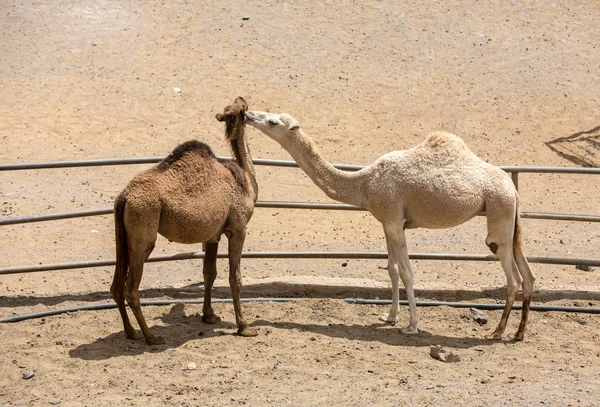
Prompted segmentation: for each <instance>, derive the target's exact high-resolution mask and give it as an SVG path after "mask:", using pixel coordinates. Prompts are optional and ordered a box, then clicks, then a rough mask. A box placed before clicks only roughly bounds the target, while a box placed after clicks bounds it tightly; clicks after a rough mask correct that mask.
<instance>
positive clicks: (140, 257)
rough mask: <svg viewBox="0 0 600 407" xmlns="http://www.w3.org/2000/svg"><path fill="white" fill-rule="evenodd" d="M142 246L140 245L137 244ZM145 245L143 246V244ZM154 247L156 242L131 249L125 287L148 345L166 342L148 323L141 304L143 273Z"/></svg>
mask: <svg viewBox="0 0 600 407" xmlns="http://www.w3.org/2000/svg"><path fill="white" fill-rule="evenodd" d="M129 247H130V248H132V247H134V245H131V244H130V246H129ZM137 247H140V246H137ZM142 247H143V246H142ZM153 249H154V242H152V243H151V244H150V245H148V246H146V249H145V250H131V249H130V254H129V258H130V265H129V275H128V276H127V286H126V287H125V299H126V300H127V303H128V304H129V307H130V308H131V310H132V311H133V314H134V315H135V318H136V319H137V322H138V324H139V326H140V328H141V329H142V332H143V333H144V337H145V338H146V343H148V345H160V344H163V343H165V341H164V339H163V338H160V337H156V336H154V334H153V333H152V332H151V331H150V328H148V325H146V320H145V319H144V315H143V314H142V308H141V306H140V294H139V288H140V282H141V281H142V274H143V272H144V262H145V261H146V259H147V258H148V257H149V256H150V253H152V250H153Z"/></svg>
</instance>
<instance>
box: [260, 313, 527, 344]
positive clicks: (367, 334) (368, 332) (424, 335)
mask: <svg viewBox="0 0 600 407" xmlns="http://www.w3.org/2000/svg"><path fill="white" fill-rule="evenodd" d="M250 325H251V326H253V327H272V328H277V329H284V330H291V331H300V332H311V333H314V334H316V335H322V336H328V337H330V338H335V339H350V340H353V341H364V342H380V343H384V344H386V345H391V346H404V347H415V348H418V347H423V346H430V345H441V346H445V347H449V348H455V349H470V348H474V347H481V346H491V345H493V344H494V343H497V342H500V341H501V342H503V343H512V342H514V343H516V341H514V340H500V339H497V340H496V339H486V338H476V337H462V338H461V337H450V336H443V335H436V334H433V333H430V332H428V331H425V330H419V333H418V334H416V335H406V334H403V333H402V332H400V329H399V327H397V326H391V325H390V324H386V323H383V322H382V323H374V324H370V325H345V324H329V325H317V324H301V323H296V322H288V321H286V322H280V321H277V322H272V321H266V320H262V319H261V320H256V321H254V322H253V323H251V324H250Z"/></svg>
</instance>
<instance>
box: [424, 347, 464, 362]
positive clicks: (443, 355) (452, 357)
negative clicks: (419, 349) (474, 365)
mask: <svg viewBox="0 0 600 407" xmlns="http://www.w3.org/2000/svg"><path fill="white" fill-rule="evenodd" d="M429 356H431V357H432V358H434V359H437V360H441V361H442V362H445V363H456V362H460V356H458V355H456V354H454V353H452V352H450V351H447V350H445V349H443V348H442V347H441V346H440V345H435V346H431V348H429Z"/></svg>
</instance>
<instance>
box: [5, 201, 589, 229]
mask: <svg viewBox="0 0 600 407" xmlns="http://www.w3.org/2000/svg"><path fill="white" fill-rule="evenodd" d="M255 207H256V208H284V209H324V210H344V211H366V209H365V208H360V207H358V206H353V205H347V204H336V203H326V202H287V201H257V202H256V205H255ZM112 213H113V208H102V209H88V210H83V211H74V212H62V213H49V214H45V215H33V216H16V217H13V218H0V226H7V225H18V224H22V223H33V222H45V221H50V220H60V219H72V218H84V217H89V216H101V215H110V214H112ZM478 216H485V212H482V213H480V214H479V215H478ZM521 218H523V219H544V220H564V221H576V222H600V216H597V215H576V214H565V213H543V212H521Z"/></svg>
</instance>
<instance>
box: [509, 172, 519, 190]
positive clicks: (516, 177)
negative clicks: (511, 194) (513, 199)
mask: <svg viewBox="0 0 600 407" xmlns="http://www.w3.org/2000/svg"><path fill="white" fill-rule="evenodd" d="M510 177H511V178H512V182H513V184H515V189H516V190H517V191H518V190H519V173H518V172H517V171H514V172H511V173H510Z"/></svg>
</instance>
